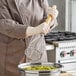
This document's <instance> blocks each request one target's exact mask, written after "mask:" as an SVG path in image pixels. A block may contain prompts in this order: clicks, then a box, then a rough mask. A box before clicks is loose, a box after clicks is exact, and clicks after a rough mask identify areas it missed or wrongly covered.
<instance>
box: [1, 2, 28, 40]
mask: <svg viewBox="0 0 76 76" xmlns="http://www.w3.org/2000/svg"><path fill="white" fill-rule="evenodd" d="M26 29H27V26H26V25H23V24H19V23H18V22H17V21H14V20H13V19H12V17H11V14H10V13H9V11H8V9H7V7H6V5H3V4H1V3H0V33H2V34H4V35H7V36H9V37H11V38H18V39H20V38H25V34H26Z"/></svg>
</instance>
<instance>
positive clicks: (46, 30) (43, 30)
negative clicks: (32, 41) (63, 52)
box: [36, 22, 50, 35]
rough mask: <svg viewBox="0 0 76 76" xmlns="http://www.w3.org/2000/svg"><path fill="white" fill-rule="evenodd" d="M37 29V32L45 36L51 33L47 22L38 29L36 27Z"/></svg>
mask: <svg viewBox="0 0 76 76" xmlns="http://www.w3.org/2000/svg"><path fill="white" fill-rule="evenodd" d="M36 29H37V31H36V32H38V31H39V32H40V33H41V34H42V33H43V34H45V35H46V34H47V33H49V31H50V26H49V25H48V24H47V23H46V22H43V23H41V24H40V25H38V26H37V27H36Z"/></svg>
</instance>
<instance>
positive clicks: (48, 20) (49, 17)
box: [45, 5, 57, 24]
mask: <svg viewBox="0 0 76 76" xmlns="http://www.w3.org/2000/svg"><path fill="white" fill-rule="evenodd" d="M52 8H53V9H56V8H57V7H56V5H53V6H52ZM52 18H53V17H52V15H50V14H49V15H48V17H47V19H46V20H45V22H46V23H47V24H49V23H50V21H52Z"/></svg>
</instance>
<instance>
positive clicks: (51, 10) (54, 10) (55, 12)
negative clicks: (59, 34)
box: [48, 5, 59, 20]
mask: <svg viewBox="0 0 76 76" xmlns="http://www.w3.org/2000/svg"><path fill="white" fill-rule="evenodd" d="M58 13H59V12H58V10H57V7H56V5H53V6H52V7H48V15H51V16H52V18H53V19H54V20H55V19H56V18H57V16H58ZM53 19H52V20H53Z"/></svg>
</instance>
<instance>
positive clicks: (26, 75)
mask: <svg viewBox="0 0 76 76" xmlns="http://www.w3.org/2000/svg"><path fill="white" fill-rule="evenodd" d="M36 65H37V66H38V65H44V66H55V67H56V68H57V69H54V70H23V68H24V67H28V66H36ZM61 67H62V65H60V64H56V63H55V64H54V63H23V64H20V65H18V68H19V71H20V76H60V72H61Z"/></svg>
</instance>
